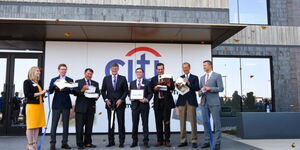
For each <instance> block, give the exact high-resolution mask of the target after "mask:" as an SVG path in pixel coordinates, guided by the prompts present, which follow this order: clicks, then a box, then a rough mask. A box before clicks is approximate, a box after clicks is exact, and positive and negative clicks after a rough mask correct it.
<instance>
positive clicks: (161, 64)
mask: <svg viewBox="0 0 300 150" xmlns="http://www.w3.org/2000/svg"><path fill="white" fill-rule="evenodd" d="M158 66H163V67H164V68H165V65H164V64H163V63H157V64H156V66H155V68H156V69H157V67H158Z"/></svg>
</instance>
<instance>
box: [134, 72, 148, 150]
mask: <svg viewBox="0 0 300 150" xmlns="http://www.w3.org/2000/svg"><path fill="white" fill-rule="evenodd" d="M135 74H136V78H137V79H136V80H134V81H131V82H130V87H129V90H130V92H129V98H130V100H131V110H132V140H133V141H132V144H131V146H130V147H132V148H133V147H136V146H137V144H138V128H139V119H140V115H141V118H142V123H143V134H144V140H143V141H144V146H145V147H146V148H148V147H149V145H148V141H149V138H148V136H149V129H148V118H149V109H150V106H149V101H150V100H151V98H152V91H151V87H150V82H149V81H148V80H146V79H143V77H144V70H143V69H142V68H137V69H136V70H135Z"/></svg>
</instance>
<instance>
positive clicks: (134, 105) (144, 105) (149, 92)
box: [128, 79, 153, 109]
mask: <svg viewBox="0 0 300 150" xmlns="http://www.w3.org/2000/svg"><path fill="white" fill-rule="evenodd" d="M136 82H137V80H134V81H131V82H130V86H129V92H128V93H129V94H128V95H129V98H130V90H132V89H138V87H137V83H136ZM141 89H143V90H144V98H147V99H148V103H141V102H140V101H138V100H134V101H131V109H137V108H138V107H141V108H144V109H149V108H150V106H149V103H150V100H151V98H152V95H153V94H152V90H151V87H150V82H149V81H148V80H146V79H143V82H142V86H141Z"/></svg>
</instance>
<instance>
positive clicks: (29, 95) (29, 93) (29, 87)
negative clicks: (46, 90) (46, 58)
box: [23, 79, 44, 104]
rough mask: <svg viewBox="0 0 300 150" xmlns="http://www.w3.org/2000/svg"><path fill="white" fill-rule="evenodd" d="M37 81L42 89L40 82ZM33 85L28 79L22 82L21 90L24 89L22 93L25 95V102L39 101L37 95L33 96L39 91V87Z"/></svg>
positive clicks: (35, 102)
mask: <svg viewBox="0 0 300 150" xmlns="http://www.w3.org/2000/svg"><path fill="white" fill-rule="evenodd" d="M38 83H39V85H40V86H41V88H42V89H43V85H42V82H41V81H39V82H38ZM33 85H34V83H33V82H32V81H31V80H29V79H27V80H25V81H24V83H23V90H24V95H25V98H26V103H27V104H39V103H40V100H39V96H38V97H34V93H39V89H38V87H37V86H33ZM43 102H44V101H43Z"/></svg>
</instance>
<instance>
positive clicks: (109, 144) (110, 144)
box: [106, 143, 116, 147]
mask: <svg viewBox="0 0 300 150" xmlns="http://www.w3.org/2000/svg"><path fill="white" fill-rule="evenodd" d="M115 145H116V144H115V143H108V144H107V145H106V147H112V146H115Z"/></svg>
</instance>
